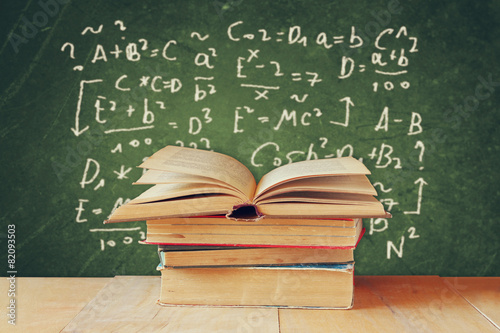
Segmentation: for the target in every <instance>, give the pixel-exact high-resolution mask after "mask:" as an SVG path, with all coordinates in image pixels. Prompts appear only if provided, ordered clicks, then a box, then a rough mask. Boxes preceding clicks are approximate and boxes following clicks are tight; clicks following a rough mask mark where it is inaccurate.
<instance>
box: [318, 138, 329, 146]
mask: <svg viewBox="0 0 500 333" xmlns="http://www.w3.org/2000/svg"><path fill="white" fill-rule="evenodd" d="M319 139H320V141H322V143H321V146H320V147H321V148H325V146H326V143H327V142H328V139H327V138H319Z"/></svg>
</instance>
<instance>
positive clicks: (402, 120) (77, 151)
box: [0, 0, 500, 276]
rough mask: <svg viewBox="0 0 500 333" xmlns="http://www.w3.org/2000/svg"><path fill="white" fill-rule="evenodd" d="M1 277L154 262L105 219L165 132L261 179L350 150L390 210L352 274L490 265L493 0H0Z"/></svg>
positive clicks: (90, 272)
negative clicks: (228, 158)
mask: <svg viewBox="0 0 500 333" xmlns="http://www.w3.org/2000/svg"><path fill="white" fill-rule="evenodd" d="M0 12H1V14H0V16H1V19H0V36H1V45H0V65H1V68H2V75H1V80H0V117H1V118H0V119H1V122H0V146H1V155H0V156H1V168H0V175H1V182H2V188H1V200H0V205H1V220H0V221H1V230H0V237H1V238H0V242H1V244H2V246H1V253H2V254H1V257H0V258H2V263H3V265H4V266H3V267H5V268H4V269H3V270H2V271H1V274H3V275H11V274H17V276H113V275H115V274H140V275H156V274H158V273H157V272H156V271H155V267H156V265H157V262H158V258H157V255H156V248H155V247H154V246H148V245H141V244H139V243H138V242H139V241H140V240H141V239H143V238H144V233H145V231H146V227H145V223H144V222H135V223H122V224H120V225H112V226H105V225H103V224H102V222H103V220H104V219H105V218H106V217H107V216H108V215H109V214H110V213H111V211H112V210H113V209H114V207H116V206H117V205H119V204H121V203H123V202H124V201H126V200H127V199H129V198H133V197H135V196H136V195H138V194H139V193H141V192H142V191H144V189H145V187H144V186H132V182H133V181H135V180H136V179H138V178H139V176H140V175H141V172H142V170H140V169H138V168H136V167H135V166H136V165H138V164H140V163H141V162H142V161H143V159H144V158H145V157H147V156H149V155H151V154H152V153H154V152H155V151H157V150H158V149H160V148H162V147H164V146H166V145H168V144H171V145H180V146H190V147H195V148H198V149H209V150H214V151H218V152H221V153H224V154H228V155H231V156H233V157H235V158H237V159H238V160H240V161H241V162H242V163H244V164H245V165H247V166H248V167H249V169H250V170H251V171H252V173H253V174H254V175H255V177H256V179H259V178H260V177H261V176H262V175H263V174H264V173H266V172H268V171H270V170H272V169H273V168H275V167H276V166H278V165H283V164H286V163H288V162H290V161H300V160H305V159H311V158H325V157H337V156H347V155H352V156H354V157H356V158H359V159H362V160H363V162H364V163H365V165H366V166H367V167H368V168H369V169H370V170H371V171H372V174H371V175H370V180H371V181H372V183H374V184H375V187H376V189H377V191H378V193H379V198H380V200H382V201H383V203H384V205H385V206H386V209H387V210H389V211H390V212H391V213H392V214H393V218H392V219H390V220H386V219H365V220H364V224H365V228H366V234H365V236H364V239H363V240H362V241H361V243H360V245H359V247H358V249H357V250H356V253H355V259H356V274H375V275H376V274H437V275H442V276H466V275H467V276H487V275H498V274H499V273H500V266H499V265H498V255H499V249H500V242H499V234H500V232H499V227H498V225H499V223H498V221H497V219H498V217H499V209H498V207H499V205H498V200H499V188H500V182H499V176H498V167H499V165H500V154H499V148H500V143H499V139H500V135H499V130H498V128H499V120H500V110H499V109H498V108H499V105H500V104H499V101H500V93H499V92H500V68H499V62H498V59H499V56H500V52H499V51H500V39H499V38H498V36H500V29H499V27H500V26H499V22H500V3H499V2H498V1H465V0H463V1H445V2H431V1H397V0H387V1H382V0H376V1H357V0H356V1H348V2H347V1H323V0H321V1H259V2H256V1H249V0H228V1H224V0H213V1H212V0H208V1H149V0H148V1H130V0H126V1H117V0H115V1H71V0H40V1H17V0H16V1H12V0H9V1H3V2H2V5H1V11H0Z"/></svg>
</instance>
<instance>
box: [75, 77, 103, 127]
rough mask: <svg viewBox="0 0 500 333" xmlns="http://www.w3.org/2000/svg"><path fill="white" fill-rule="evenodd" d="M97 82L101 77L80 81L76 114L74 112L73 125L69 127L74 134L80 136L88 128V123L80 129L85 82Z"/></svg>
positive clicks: (100, 80)
mask: <svg viewBox="0 0 500 333" xmlns="http://www.w3.org/2000/svg"><path fill="white" fill-rule="evenodd" d="M97 82H102V79H95V80H81V81H80V92H79V93H78V103H77V105H76V114H75V127H74V128H73V127H72V128H71V131H72V132H73V133H74V134H75V136H80V134H82V133H83V132H85V131H86V130H88V129H89V126H88V125H87V126H85V127H84V128H83V129H80V112H81V111H82V99H83V88H84V87H85V84H92V83H97Z"/></svg>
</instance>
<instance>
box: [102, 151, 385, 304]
mask: <svg viewBox="0 0 500 333" xmlns="http://www.w3.org/2000/svg"><path fill="white" fill-rule="evenodd" d="M140 167H142V168H144V169H147V171H146V172H145V173H144V174H143V176H142V177H141V178H140V179H139V180H138V181H137V182H136V184H154V186H152V187H151V188H149V189H148V190H146V191H145V192H143V193H142V194H141V195H139V196H138V197H137V198H135V199H133V200H131V201H130V202H128V203H127V204H125V205H122V206H120V207H119V208H117V209H116V210H115V211H114V212H113V213H112V215H111V216H110V217H109V219H108V220H107V221H106V222H105V223H114V222H127V221H138V220H146V221H147V222H146V223H147V238H146V240H145V241H144V243H146V244H155V245H158V253H159V257H160V265H159V266H158V268H159V270H160V271H161V276H162V277H161V294H160V299H159V302H160V303H161V304H165V305H167V304H170V305H214V306H277V307H300V308H350V307H352V301H353V288H354V287H353V279H354V255H353V251H354V249H355V248H356V245H357V244H358V242H359V240H360V239H361V237H362V235H363V232H364V229H363V223H362V218H365V217H390V215H389V214H388V213H386V212H385V211H384V208H383V206H382V204H381V203H380V202H379V201H378V200H376V199H375V198H374V196H375V195H376V191H375V189H374V188H373V186H372V185H371V183H370V181H369V180H368V178H367V177H366V175H367V174H369V171H368V169H367V168H366V167H365V166H364V165H363V164H362V163H361V162H360V161H358V160H356V159H354V158H352V157H342V158H331V159H319V160H309V161H302V162H296V163H291V164H287V165H284V166H281V167H278V168H276V169H274V170H273V171H271V172H269V173H267V174H266V175H264V176H263V177H262V179H261V180H260V181H259V183H258V184H257V183H256V181H255V179H254V177H253V175H252V174H251V172H250V171H249V170H248V169H247V168H246V167H245V166H244V165H243V164H241V163H240V162H238V161H237V160H235V159H233V158H231V157H229V156H227V155H223V154H219V153H215V152H211V151H203V150H195V149H190V148H184V147H176V146H167V147H165V148H163V149H161V150H160V151H158V152H156V153H155V154H153V155H152V156H151V157H150V158H148V159H147V160H146V161H145V162H144V163H143V164H141V165H140Z"/></svg>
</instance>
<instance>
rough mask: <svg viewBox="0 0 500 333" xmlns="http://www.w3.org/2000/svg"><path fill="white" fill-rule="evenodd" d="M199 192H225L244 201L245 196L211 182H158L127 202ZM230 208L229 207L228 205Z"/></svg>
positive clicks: (176, 196) (150, 200)
mask: <svg viewBox="0 0 500 333" xmlns="http://www.w3.org/2000/svg"><path fill="white" fill-rule="evenodd" d="M199 194H211V195H212V194H227V195H232V196H234V197H236V198H239V199H240V200H241V201H243V202H244V201H245V200H246V197H245V196H244V195H243V194H242V193H240V192H239V191H236V190H233V189H230V188H227V187H221V186H217V185H211V184H199V183H188V184H183V183H179V184H158V185H155V186H153V187H151V188H149V189H148V190H146V191H144V192H143V193H142V194H140V195H139V196H138V197H137V198H135V199H133V200H131V201H130V202H129V203H128V204H129V205H130V204H138V203H145V202H153V201H160V200H166V199H175V198H181V197H185V196H188V195H199ZM229 208H230V207H229Z"/></svg>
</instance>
